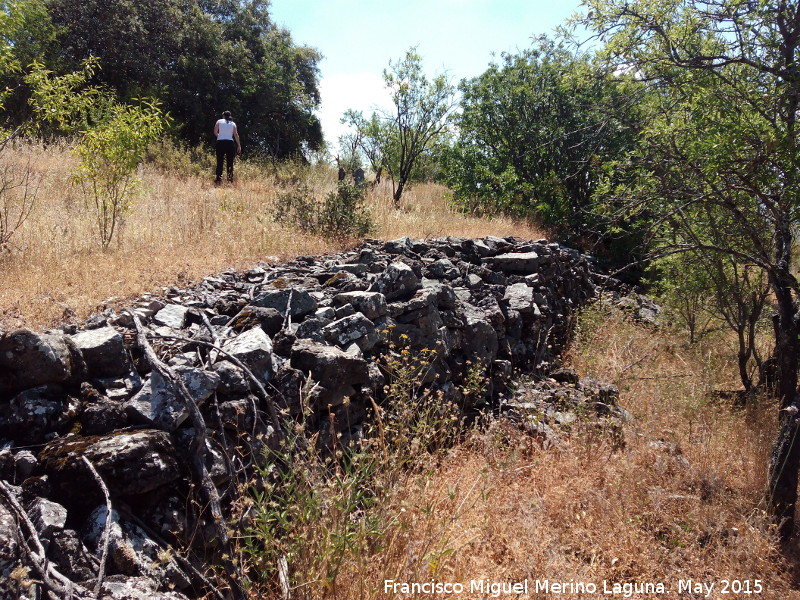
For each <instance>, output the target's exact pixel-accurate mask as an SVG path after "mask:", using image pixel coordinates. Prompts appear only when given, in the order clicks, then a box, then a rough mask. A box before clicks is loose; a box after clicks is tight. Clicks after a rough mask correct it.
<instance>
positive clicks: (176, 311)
mask: <svg viewBox="0 0 800 600" xmlns="http://www.w3.org/2000/svg"><path fill="white" fill-rule="evenodd" d="M188 313H189V308H188V307H186V306H182V305H180V304H167V305H166V306H165V307H164V308H162V309H161V310H159V311H158V312H157V313H156V314H155V316H154V317H153V321H155V322H156V323H158V324H159V325H165V326H167V327H171V328H172V329H183V328H184V327H186V316H187V314H188Z"/></svg>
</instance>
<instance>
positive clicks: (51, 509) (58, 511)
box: [27, 498, 67, 550]
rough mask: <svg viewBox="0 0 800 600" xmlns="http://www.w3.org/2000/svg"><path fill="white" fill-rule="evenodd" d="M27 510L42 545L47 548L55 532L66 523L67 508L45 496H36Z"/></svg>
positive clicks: (60, 529) (61, 528)
mask: <svg viewBox="0 0 800 600" xmlns="http://www.w3.org/2000/svg"><path fill="white" fill-rule="evenodd" d="M27 510H28V516H29V517H30V518H31V521H32V522H33V525H34V527H36V532H37V533H38V534H39V538H40V539H41V540H42V545H43V546H44V548H45V550H47V548H48V547H49V545H50V542H51V541H52V540H53V536H54V535H55V533H56V532H58V531H62V530H63V529H64V525H66V523H67V509H66V508H64V507H63V506H61V505H60V504H57V503H55V502H52V501H50V500H47V499H46V498H36V499H34V500H33V502H32V503H31V504H30V505H29V506H28V507H27Z"/></svg>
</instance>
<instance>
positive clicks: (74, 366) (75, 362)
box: [0, 329, 86, 400]
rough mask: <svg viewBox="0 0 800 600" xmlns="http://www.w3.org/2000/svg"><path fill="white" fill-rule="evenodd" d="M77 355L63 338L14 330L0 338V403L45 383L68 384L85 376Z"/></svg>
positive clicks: (65, 337)
mask: <svg viewBox="0 0 800 600" xmlns="http://www.w3.org/2000/svg"><path fill="white" fill-rule="evenodd" d="M85 370H86V365H85V364H84V362H83V357H82V356H81V354H80V351H79V350H78V349H77V348H76V347H75V344H74V343H73V342H72V340H71V339H70V338H69V337H68V336H65V335H60V334H50V333H34V332H32V331H29V330H27V329H17V330H16V331H11V332H9V333H5V334H3V335H2V336H0V400H2V399H3V396H4V395H6V397H7V395H8V394H11V393H13V392H16V391H21V390H24V389H26V388H32V387H37V386H40V385H44V384H48V383H72V382H74V381H75V380H76V379H77V378H78V377H80V376H82V375H83V374H84V373H85Z"/></svg>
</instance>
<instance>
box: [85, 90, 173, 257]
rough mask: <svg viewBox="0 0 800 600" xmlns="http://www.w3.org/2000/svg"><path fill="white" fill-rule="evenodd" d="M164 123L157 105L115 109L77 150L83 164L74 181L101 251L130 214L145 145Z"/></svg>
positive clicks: (113, 108) (151, 103)
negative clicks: (92, 221)
mask: <svg viewBox="0 0 800 600" xmlns="http://www.w3.org/2000/svg"><path fill="white" fill-rule="evenodd" d="M168 122H169V119H168V117H166V116H165V115H163V114H162V113H161V110H160V109H159V107H158V104H157V103H156V102H155V101H152V102H148V101H143V102H142V103H141V104H140V105H139V106H134V105H125V104H115V105H113V106H112V107H111V108H110V109H109V115H108V117H107V118H106V119H105V120H103V121H102V122H101V123H99V124H98V125H96V126H95V127H92V128H91V129H89V130H88V131H87V132H86V133H85V134H84V135H83V138H81V141H80V143H79V144H78V146H77V147H76V148H75V153H76V154H77V155H78V156H79V157H80V159H81V162H80V165H79V166H78V169H77V170H76V172H75V173H74V174H73V180H74V181H75V182H76V183H77V184H79V185H80V186H81V189H82V190H83V194H84V197H85V198H86V202H87V204H88V205H89V206H90V207H91V208H93V209H94V212H95V218H96V221H97V231H98V234H99V236H100V245H101V246H102V247H103V248H108V245H109V244H110V243H111V239H112V238H113V236H114V232H115V231H116V230H117V228H118V227H119V225H121V224H122V222H123V219H124V217H125V214H126V213H127V212H128V211H129V210H130V201H131V197H132V195H133V190H134V189H135V187H136V185H137V183H138V179H137V177H136V170H137V168H138V167H139V165H140V164H141V163H142V161H143V160H144V158H145V155H146V153H147V147H148V145H149V144H150V143H151V142H152V141H153V140H155V139H156V138H157V137H158V136H160V135H161V134H162V132H163V131H164V129H165V126H166V124H167V123H168Z"/></svg>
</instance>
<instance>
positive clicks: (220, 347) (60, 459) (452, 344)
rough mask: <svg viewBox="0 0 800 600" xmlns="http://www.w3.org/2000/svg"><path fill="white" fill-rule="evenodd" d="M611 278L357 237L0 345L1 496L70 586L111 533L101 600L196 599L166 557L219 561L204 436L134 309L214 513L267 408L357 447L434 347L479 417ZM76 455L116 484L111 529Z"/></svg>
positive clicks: (262, 426)
mask: <svg viewBox="0 0 800 600" xmlns="http://www.w3.org/2000/svg"><path fill="white" fill-rule="evenodd" d="M605 281H606V278H605V277H603V276H602V275H599V274H597V273H595V272H594V271H593V269H592V261H591V259H590V258H589V257H587V256H586V255H582V254H580V253H578V252H576V251H575V250H571V249H569V248H565V247H562V246H560V245H558V244H552V243H548V242H546V241H537V242H530V241H522V240H518V239H515V238H495V237H487V238H483V239H463V238H442V239H435V240H425V241H420V240H410V239H407V238H403V239H399V240H394V241H390V242H386V243H384V242H379V241H377V240H367V241H366V242H365V243H363V244H362V245H361V246H360V247H359V248H358V249H356V250H354V251H351V252H346V253H343V254H339V255H335V256H323V257H298V258H297V259H296V260H294V261H292V262H290V263H287V264H283V265H263V266H259V267H257V268H254V269H251V270H249V271H246V272H241V273H238V272H225V273H222V274H220V275H217V276H213V277H207V278H205V279H204V280H203V281H202V282H201V283H200V284H199V285H197V286H195V287H193V288H191V289H179V288H175V287H173V288H170V289H168V290H165V293H164V294H163V295H162V296H158V297H156V296H146V297H143V298H141V299H140V300H138V301H137V302H135V303H134V304H133V306H132V307H131V310H132V313H131V312H129V311H120V312H115V311H114V310H112V309H108V310H105V311H104V312H103V313H101V314H96V315H93V316H92V317H91V318H90V319H88V321H87V322H86V324H85V326H84V327H82V328H78V327H75V326H65V327H63V328H62V329H61V330H58V331H50V332H47V333H35V332H32V331H27V330H17V331H10V332H5V333H2V335H1V336H0V447H2V451H0V479H2V480H3V481H2V482H1V484H2V485H3V486H5V488H4V489H7V495H8V494H10V495H12V496H13V497H14V498H16V499H17V500H18V501H19V504H20V506H22V507H23V508H24V510H25V511H26V512H27V514H28V515H30V516H31V519H32V521H33V524H34V526H35V527H36V529H37V532H38V536H39V537H40V538H41V541H42V544H43V546H46V547H45V548H44V552H45V553H46V556H47V558H48V560H50V561H52V564H53V565H55V567H56V568H57V569H58V571H59V572H60V573H62V574H63V575H64V576H66V577H67V578H69V579H70V580H72V581H76V582H85V583H86V585H87V586H88V585H89V583H88V582H91V581H92V578H93V577H95V574H96V569H97V567H98V562H99V556H100V553H101V551H100V546H101V545H102V544H101V543H100V538H101V537H102V536H101V534H102V532H103V531H105V530H108V531H110V532H111V534H110V535H111V542H110V547H111V554H110V558H109V559H108V572H109V574H110V578H109V579H108V581H107V582H106V583H105V584H104V585H105V589H106V594H107V595H108V597H114V598H123V597H147V598H182V597H184V596H185V595H188V596H192V595H196V594H198V593H200V592H201V591H202V590H200V589H198V587H197V581H196V578H194V577H193V575H192V573H191V569H189V568H188V567H187V565H185V564H179V561H176V560H175V559H169V558H167V559H163V553H160V551H161V550H163V547H164V544H165V543H171V544H175V545H179V546H182V547H186V546H188V545H190V544H193V545H200V546H203V544H205V546H206V550H208V548H211V550H213V545H214V535H213V532H207V531H206V529H208V523H207V520H206V519H205V516H204V515H197V514H192V511H191V510H189V509H188V508H187V503H186V500H185V499H186V497H187V496H188V495H189V493H190V490H189V488H190V486H191V485H192V471H191V468H190V466H189V465H190V464H191V461H192V456H191V451H190V450H189V449H190V448H191V447H192V441H193V440H195V439H196V437H195V434H196V430H195V428H194V426H193V422H192V419H190V418H189V416H190V411H188V410H187V405H186V402H185V401H184V400H182V399H181V397H180V396H179V395H178V394H177V392H176V390H175V388H174V386H172V385H170V384H169V383H168V382H166V381H165V380H164V378H163V377H162V376H161V375H159V374H158V373H157V372H154V371H152V370H151V365H150V364H149V363H148V361H146V360H145V356H144V353H143V351H142V348H141V347H139V345H138V344H137V339H136V331H135V329H134V317H133V314H135V315H136V317H137V318H138V320H139V321H140V322H141V323H142V324H143V333H145V334H146V335H147V336H148V338H149V339H150V342H151V344H152V345H153V347H154V348H155V350H156V352H157V353H158V355H159V356H160V357H162V358H163V359H164V360H165V361H167V362H168V364H169V366H170V368H171V369H172V370H173V372H175V373H177V374H178V375H179V377H180V378H181V379H182V380H183V382H184V384H185V387H186V389H187V390H188V392H189V394H190V395H191V398H192V400H193V402H194V404H196V405H197V406H198V407H199V408H200V411H201V413H202V416H203V418H204V420H205V422H206V423H207V424H208V426H209V428H210V429H211V430H212V432H213V433H212V434H210V435H208V436H207V438H206V439H205V445H206V448H205V454H204V456H205V464H206V467H207V470H208V473H209V475H210V477H211V479H212V480H213V482H214V484H215V485H216V486H217V489H218V490H219V493H220V496H221V498H222V501H223V505H224V502H225V500H226V498H227V497H228V496H227V493H228V488H229V487H230V480H231V477H232V475H231V473H232V470H235V465H232V464H231V459H230V456H229V453H227V452H226V449H228V448H231V447H237V448H240V447H241V446H242V445H243V444H244V445H246V447H247V451H248V452H250V453H258V452H259V451H260V445H261V444H265V443H266V444H268V443H270V441H271V440H274V439H275V436H276V424H275V423H273V422H272V420H271V419H270V417H269V410H268V408H269V405H270V403H274V405H275V406H277V407H278V408H279V409H280V410H282V412H283V415H284V418H298V417H299V416H300V414H301V413H306V414H305V415H304V419H305V420H304V422H305V423H306V426H307V429H308V430H309V433H313V432H319V433H320V434H321V438H322V439H323V441H324V438H325V436H326V435H327V436H329V437H330V432H331V431H333V430H335V431H336V432H337V433H338V434H340V436H341V441H342V443H345V444H346V443H351V442H357V440H358V439H359V437H360V436H361V435H362V430H363V424H364V420H365V419H366V417H367V408H368V407H369V406H371V405H372V402H377V403H380V402H381V400H382V399H383V394H384V391H383V390H384V385H385V373H384V372H383V371H382V369H381V368H380V364H381V360H380V357H382V356H386V355H388V354H389V353H391V352H397V351H398V350H400V349H407V350H409V351H410V352H411V353H419V352H421V351H422V350H423V349H426V350H435V353H433V354H431V355H432V356H433V357H434V359H433V360H432V363H431V372H430V376H429V378H428V381H429V385H430V386H431V387H432V388H433V389H435V390H438V391H440V392H441V394H442V396H443V398H445V399H447V400H451V401H453V402H456V403H458V405H459V406H461V407H462V409H463V410H464V411H465V413H467V414H469V413H470V412H472V411H475V410H477V409H479V408H482V407H476V406H474V401H473V400H472V399H470V398H465V397H464V396H463V395H462V393H461V391H460V386H461V384H462V383H463V382H464V379H465V377H467V376H468V371H469V369H470V368H471V367H470V365H479V366H480V367H479V368H480V369H481V370H482V371H483V372H484V373H485V374H486V376H487V377H488V381H489V389H488V395H487V400H488V403H489V404H490V405H491V404H492V403H493V402H494V401H495V399H496V397H497V395H498V394H500V393H501V392H503V391H504V385H505V383H506V382H507V381H508V379H509V378H510V377H512V375H513V374H514V372H515V371H526V372H532V373H538V374H540V375H541V374H545V373H547V372H548V370H549V369H550V368H551V367H553V366H556V365H557V363H558V358H557V357H558V355H559V353H560V352H561V350H562V349H563V346H564V344H565V342H566V338H567V333H568V328H569V323H570V315H571V314H572V313H573V311H574V310H575V309H576V308H578V307H579V306H581V305H582V304H583V303H585V302H586V301H587V300H588V299H590V298H592V297H593V296H594V295H595V291H596V286H597V285H599V284H600V283H604V282H605ZM472 368H474V367H472ZM254 379H255V380H257V382H256V381H254ZM311 381H313V382H314V384H315V385H313V386H312V385H309V383H310V382H311ZM264 392H266V395H265V393H264ZM331 421H332V422H331ZM87 460H88V462H89V463H91V465H93V466H94V467H95V469H96V473H97V475H99V478H100V479H101V480H102V482H104V484H105V485H106V486H107V488H108V492H109V494H110V498H111V501H112V505H113V506H114V507H115V510H114V511H113V512H112V514H111V519H110V521H111V523H109V520H108V519H107V510H106V503H105V500H104V494H103V491H102V488H101V486H100V485H98V479H97V476H95V475H94V474H93V473H92V472H91V471H90V470H89V469H88V468H87V466H86V463H87ZM8 504H9V501H8V500H6V501H5V502H0V539H3V540H5V542H1V543H0V581H7V582H8V583H7V584H6V585H8V586H13V585H16V584H15V583H14V582H15V581H16V579H13V578H12V579H9V577H10V574H11V573H12V571H13V570H14V569H15V568H16V567H17V566H18V565H19V564H20V563H19V561H20V560H21V559H20V556H21V555H20V548H21V545H22V544H23V540H22V539H21V538H20V537H19V533H18V519H16V520H15V519H14V518H13V511H11V512H9V507H8ZM17 517H18V515H17ZM107 523H108V524H109V525H108V527H106V524H107ZM112 524H113V526H112ZM204 528H205V529H204ZM159 557H162V558H159ZM32 577H33V575H32ZM2 585H4V584H0V587H2ZM137 586H138V587H139V588H141V589H142V590H145V591H144V592H142V593H141V596H136V593H138V592H136V589H137ZM18 587H19V586H18ZM23 587H24V586H23ZM20 589H22V588H21V587H20V588H19V589H16V591H15V593H22V592H20V591H19V590H20ZM114 590H116V591H114ZM157 590H182V592H177V591H170V592H167V591H163V592H159V591H157ZM0 592H2V590H0ZM9 593H11V592H9ZM126 594H129V595H127V596H126ZM159 594H160V595H159ZM0 596H2V593H0Z"/></svg>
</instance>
